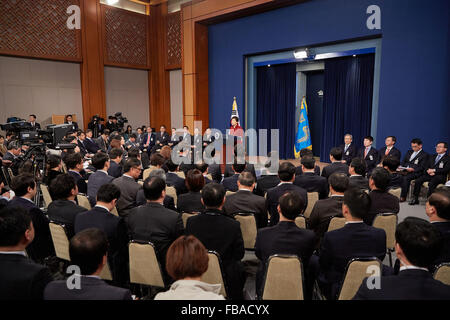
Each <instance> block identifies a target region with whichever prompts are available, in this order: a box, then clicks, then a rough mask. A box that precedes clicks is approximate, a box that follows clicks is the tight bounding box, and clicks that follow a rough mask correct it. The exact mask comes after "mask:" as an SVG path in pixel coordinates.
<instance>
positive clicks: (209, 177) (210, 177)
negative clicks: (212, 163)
mask: <svg viewBox="0 0 450 320" xmlns="http://www.w3.org/2000/svg"><path fill="white" fill-rule="evenodd" d="M206 177H207V178H208V179H209V180H211V181H213V177H212V174H211V173H208V174H207V175H206Z"/></svg>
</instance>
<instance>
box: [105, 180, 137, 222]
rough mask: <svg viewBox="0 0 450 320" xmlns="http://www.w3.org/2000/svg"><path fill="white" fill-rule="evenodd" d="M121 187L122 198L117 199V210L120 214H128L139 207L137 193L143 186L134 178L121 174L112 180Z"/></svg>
mask: <svg viewBox="0 0 450 320" xmlns="http://www.w3.org/2000/svg"><path fill="white" fill-rule="evenodd" d="M112 183H113V184H115V185H116V186H117V187H118V188H119V189H120V198H119V200H117V205H116V207H117V211H118V212H119V215H120V216H122V217H123V216H127V215H128V213H129V211H130V210H131V209H133V208H134V207H137V202H136V195H137V193H138V191H139V190H141V189H142V186H141V185H140V184H139V183H137V182H136V180H134V179H133V178H130V177H127V176H124V175H123V176H121V177H119V178H116V179H114V180H113V182H112Z"/></svg>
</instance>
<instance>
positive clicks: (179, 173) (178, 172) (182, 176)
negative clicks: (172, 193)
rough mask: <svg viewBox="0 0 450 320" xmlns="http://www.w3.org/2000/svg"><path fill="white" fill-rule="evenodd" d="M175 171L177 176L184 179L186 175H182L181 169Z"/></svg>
mask: <svg viewBox="0 0 450 320" xmlns="http://www.w3.org/2000/svg"><path fill="white" fill-rule="evenodd" d="M175 173H176V174H177V176H179V177H180V178H182V179H186V176H185V175H184V172H183V171H177V172H175Z"/></svg>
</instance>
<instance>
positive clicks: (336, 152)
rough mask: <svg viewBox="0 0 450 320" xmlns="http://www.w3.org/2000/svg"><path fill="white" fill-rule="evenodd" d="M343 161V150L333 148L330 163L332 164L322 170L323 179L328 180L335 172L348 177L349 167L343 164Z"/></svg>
mask: <svg viewBox="0 0 450 320" xmlns="http://www.w3.org/2000/svg"><path fill="white" fill-rule="evenodd" d="M341 160H342V149H340V148H331V151H330V161H331V164H330V165H329V166H326V167H325V168H323V169H322V177H325V178H327V179H328V177H329V176H331V175H332V174H333V173H335V172H342V173H345V174H346V175H348V165H347V164H345V163H342V162H341Z"/></svg>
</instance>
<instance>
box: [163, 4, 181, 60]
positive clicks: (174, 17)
mask: <svg viewBox="0 0 450 320" xmlns="http://www.w3.org/2000/svg"><path fill="white" fill-rule="evenodd" d="M166 39H167V41H166V44H167V47H166V69H181V13H180V12H179V11H178V12H174V13H169V14H168V15H167V21H166Z"/></svg>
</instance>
